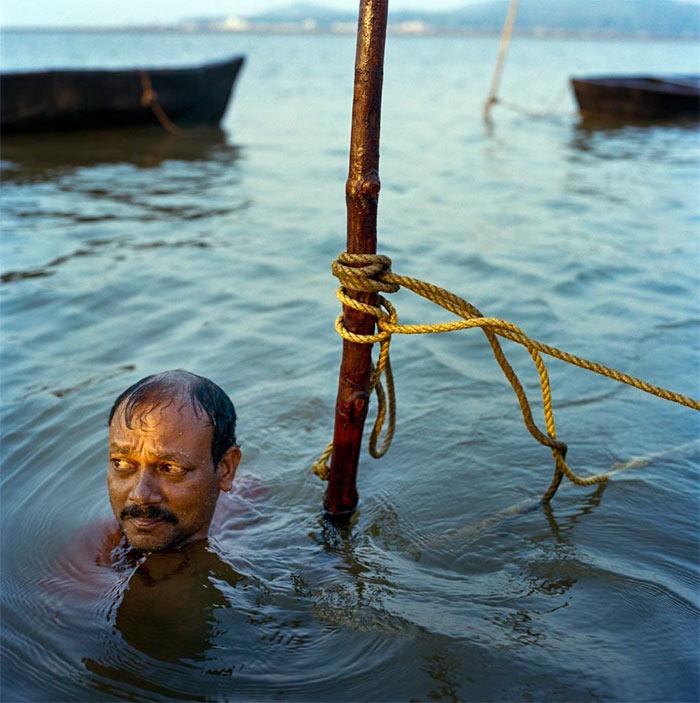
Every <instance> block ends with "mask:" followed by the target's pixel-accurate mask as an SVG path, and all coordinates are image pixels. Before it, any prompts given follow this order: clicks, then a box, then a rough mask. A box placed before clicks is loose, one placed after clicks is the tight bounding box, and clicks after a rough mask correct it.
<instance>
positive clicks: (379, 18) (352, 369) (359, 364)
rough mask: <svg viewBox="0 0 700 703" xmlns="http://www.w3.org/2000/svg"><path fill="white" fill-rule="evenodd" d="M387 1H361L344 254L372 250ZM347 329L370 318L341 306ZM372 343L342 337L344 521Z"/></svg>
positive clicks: (340, 510)
mask: <svg viewBox="0 0 700 703" xmlns="http://www.w3.org/2000/svg"><path fill="white" fill-rule="evenodd" d="M388 8H389V0H361V2H360V16H359V21H358V27H357V50H356V53H355V89H354V96H353V106H352V131H351V136H350V168H349V171H348V180H347V183H346V185H345V202H346V205H347V244H346V251H347V252H348V253H350V254H376V252H377V203H378V200H379V188H380V183H379V131H380V117H381V107H382V81H383V77H384V45H385V41H386V25H387V13H388ZM350 295H353V296H354V297H356V298H357V299H358V300H362V301H363V302H367V303H370V304H374V303H375V302H376V295H375V294H370V293H360V292H357V291H356V292H352V291H350ZM343 317H344V321H345V326H346V327H347V329H349V330H351V331H352V332H355V333H358V334H372V333H373V332H374V323H375V320H374V317H372V316H371V315H368V314H366V313H363V312H359V311H357V310H353V309H352V308H348V307H344V308H343ZM371 372H372V345H370V344H356V343H354V342H348V341H346V340H343V356H342V360H341V363H340V373H339V378H338V396H337V400H336V406H335V428H334V431H333V455H332V457H331V466H330V476H329V479H328V489H327V491H326V496H325V500H324V507H325V509H326V513H327V514H328V515H329V516H331V517H333V518H335V519H338V520H341V521H342V520H344V519H349V518H350V516H352V514H353V513H354V511H355V508H356V507H357V501H358V494H357V487H356V479H357V463H358V461H359V458H360V446H361V443H362V430H363V428H364V424H365V418H366V417H367V408H368V404H369V397H370V393H369V383H370V376H371Z"/></svg>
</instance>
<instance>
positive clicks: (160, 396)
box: [107, 369, 236, 469]
mask: <svg viewBox="0 0 700 703" xmlns="http://www.w3.org/2000/svg"><path fill="white" fill-rule="evenodd" d="M176 399H182V400H185V401H186V402H187V401H189V402H190V403H191V405H192V408H193V409H194V411H195V412H196V413H197V414H200V415H201V414H202V413H203V414H204V415H206V417H207V419H208V420H209V423H210V424H211V426H212V427H213V428H214V435H213V436H212V440H211V456H212V461H213V462H214V468H215V469H216V467H217V466H218V465H219V462H220V461H221V459H222V458H223V457H224V454H226V452H227V451H228V450H229V449H230V447H232V446H233V445H234V444H236V410H235V408H234V407H233V403H232V402H231V399H230V398H229V397H228V395H226V393H225V392H224V391H223V390H222V389H221V388H219V386H217V385H216V383H214V382H213V381H210V380H209V379H208V378H205V377H204V376H197V375H196V374H194V373H190V372H189V371H183V370H182V369H177V370H175V371H164V372H163V373H158V374H153V375H152V376H146V377H145V378H142V379H141V380H140V381H137V382H136V383H134V385H133V386H129V388H127V389H126V390H125V391H124V392H123V393H122V394H121V395H120V396H119V397H118V398H117V399H116V400H115V401H114V405H112V409H111V410H110V411H109V421H108V423H107V424H108V425H111V424H112V418H113V417H114V415H115V413H116V412H117V410H119V409H121V408H123V413H124V422H125V423H126V426H127V427H129V428H131V421H132V420H133V418H134V413H135V412H136V411H137V410H138V409H139V408H149V409H152V408H156V407H158V406H159V405H165V404H166V403H168V402H172V401H173V400H176Z"/></svg>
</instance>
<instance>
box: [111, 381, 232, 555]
mask: <svg viewBox="0 0 700 703" xmlns="http://www.w3.org/2000/svg"><path fill="white" fill-rule="evenodd" d="M240 459H241V451H240V449H239V448H238V445H237V444H236V411H235V410H234V407H233V403H231V400H230V398H229V397H228V396H227V395H226V393H224V391H223V390H221V388H219V386H217V385H216V384H215V383H213V382H212V381H210V380H209V379H208V378H204V377H202V376H197V375H195V374H192V373H189V372H188V371H165V372H164V373H159V374H155V375H153V376H147V377H146V378H143V379H141V380H140V381H138V382H137V383H135V384H134V385H133V386H131V387H130V388H127V389H126V390H125V391H124V392H123V393H122V394H121V395H120V396H119V397H118V398H117V399H116V401H115V402H114V405H113V406H112V410H111V412H110V414H109V467H108V471H107V484H108V487H109V500H110V503H111V504H112V510H113V511H114V515H115V517H116V518H117V521H118V522H119V526H120V528H121V530H122V532H123V533H124V536H125V537H126V539H127V541H128V542H129V544H130V545H131V546H132V547H135V548H136V549H141V550H144V551H162V550H164V549H168V548H170V547H174V546H177V545H181V544H184V543H186V542H192V541H195V540H198V539H204V538H205V537H206V536H207V533H208V531H209V524H210V523H211V519H212V516H213V514H214V508H215V507H216V501H217V499H218V497H219V492H220V491H225V492H228V491H230V490H231V486H232V484H233V478H234V476H235V473H236V468H237V467H238V463H239V462H240Z"/></svg>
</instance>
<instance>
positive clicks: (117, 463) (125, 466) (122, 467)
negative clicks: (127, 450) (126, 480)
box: [110, 458, 133, 471]
mask: <svg viewBox="0 0 700 703" xmlns="http://www.w3.org/2000/svg"><path fill="white" fill-rule="evenodd" d="M110 462H111V463H112V468H113V469H114V470H115V471H131V470H132V468H133V466H132V465H131V464H130V463H129V462H128V461H127V460H126V459H116V458H115V459H110Z"/></svg>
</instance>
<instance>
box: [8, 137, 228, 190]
mask: <svg viewBox="0 0 700 703" xmlns="http://www.w3.org/2000/svg"><path fill="white" fill-rule="evenodd" d="M236 157H237V148H236V147H235V146H233V145H230V144H229V143H228V141H227V138H226V133H225V132H224V131H223V130H221V129H219V128H214V127H211V128H199V129H191V130H188V131H187V132H186V133H185V134H184V136H182V137H179V136H174V135H172V134H170V133H168V132H166V131H165V130H164V129H162V128H160V127H155V126H146V127H134V128H131V129H105V130H92V131H87V132H65V133H63V132H57V133H47V134H31V135H23V134H15V135H8V136H5V137H3V145H2V175H3V180H7V181H9V182H17V183H28V182H32V183H35V182H41V181H44V180H52V179H55V178H60V177H61V176H62V175H64V174H68V173H71V172H75V171H77V170H78V169H81V168H86V167H91V166H102V165H108V164H130V165H133V166H137V167H138V168H142V169H152V168H156V167H157V166H160V165H161V164H163V162H165V161H185V162H191V161H206V160H208V159H215V160H217V161H222V162H224V163H226V164H229V165H230V164H231V163H232V162H233V160H234V159H235V158H236Z"/></svg>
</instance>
